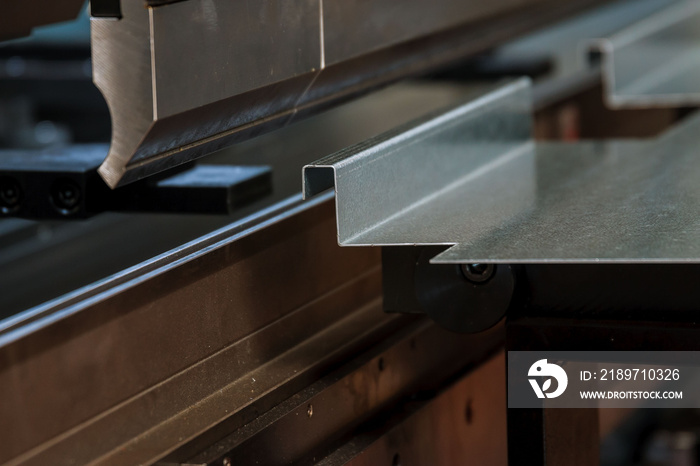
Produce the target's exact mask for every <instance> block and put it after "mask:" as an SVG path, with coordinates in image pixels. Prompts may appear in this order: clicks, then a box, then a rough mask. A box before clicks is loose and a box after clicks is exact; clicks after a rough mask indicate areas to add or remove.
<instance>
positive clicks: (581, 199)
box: [304, 80, 700, 264]
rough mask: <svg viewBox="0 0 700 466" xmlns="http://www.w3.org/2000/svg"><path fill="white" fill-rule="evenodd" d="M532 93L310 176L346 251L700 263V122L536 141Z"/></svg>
mask: <svg viewBox="0 0 700 466" xmlns="http://www.w3.org/2000/svg"><path fill="white" fill-rule="evenodd" d="M529 95H530V86H529V81H527V80H519V81H516V82H514V83H511V84H508V85H505V86H502V87H500V88H498V89H496V90H493V91H491V92H487V93H484V94H483V95H481V96H479V97H477V98H475V99H473V100H472V101H470V102H467V103H464V104H462V105H459V106H457V107H456V108H453V109H450V110H448V111H446V112H444V113H442V114H440V115H436V116H432V117H430V118H428V119H425V120H422V121H419V122H416V123H414V124H413V125H410V126H408V127H405V128H402V129H400V130H397V131H395V132H394V133H391V134H387V135H384V136H381V137H379V138H377V139H374V140H371V141H368V142H366V143H364V144H360V145H357V146H354V147H351V148H348V149H346V150H344V151H342V152H340V153H338V154H335V155H332V156H329V157H327V158H325V159H322V160H319V161H318V162H316V163H314V164H311V165H308V166H306V167H304V192H305V195H306V196H311V195H314V194H316V193H319V192H321V191H323V190H325V189H327V188H331V187H335V192H336V207H337V221H338V240H339V243H340V244H341V245H343V246H396V245H425V246H428V245H453V246H452V247H451V248H449V249H447V250H446V251H445V252H442V253H440V254H438V255H437V256H436V257H434V258H433V259H432V260H431V261H430V262H431V263H433V264H436V263H443V264H445V263H459V264H469V263H506V264H513V263H603V262H608V263H627V262H633V263H646V262H665V263H681V262H682V263H688V262H695V263H697V262H700V216H698V215H697V212H698V205H700V184H698V182H697V180H698V179H700V157H699V156H698V153H697V147H698V134H700V118H698V117H695V118H690V119H689V120H687V121H685V122H684V123H682V124H680V125H678V126H677V127H676V128H674V129H672V130H671V131H669V132H668V133H666V134H664V135H663V136H661V137H660V138H658V139H657V140H651V141H612V142H583V143H578V144H560V143H542V144H535V143H534V142H533V141H532V140H530V139H529V135H530V128H531V123H532V121H531V116H530V112H529V107H530V97H529Z"/></svg>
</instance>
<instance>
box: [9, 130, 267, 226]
mask: <svg viewBox="0 0 700 466" xmlns="http://www.w3.org/2000/svg"><path fill="white" fill-rule="evenodd" d="M106 152H107V146H105V145H101V144H92V145H74V146H67V147H63V148H53V149H44V150H2V151H0V217H3V216H12V217H22V218H31V219H49V218H59V219H82V218H87V217H90V216H92V215H94V214H97V213H100V212H103V211H107V210H110V211H121V212H124V211H127V212H175V213H207V214H230V213H231V212H233V211H234V210H235V209H238V208H239V207H241V206H243V205H246V204H248V203H250V202H252V201H254V200H257V199H260V198H261V197H263V196H265V195H267V194H269V193H270V192H271V191H272V169H271V168H270V167H268V166H231V165H194V164H190V165H187V166H184V167H182V168H180V169H177V170H174V171H169V172H165V173H163V174H162V175H160V176H156V177H152V178H149V179H146V180H141V181H138V182H136V183H133V184H131V185H129V186H125V187H122V188H117V189H115V190H111V189H109V188H108V187H107V185H105V183H104V182H103V181H102V179H101V178H100V177H99V175H98V173H97V169H98V167H99V166H100V164H101V163H102V160H104V154H105V153H106Z"/></svg>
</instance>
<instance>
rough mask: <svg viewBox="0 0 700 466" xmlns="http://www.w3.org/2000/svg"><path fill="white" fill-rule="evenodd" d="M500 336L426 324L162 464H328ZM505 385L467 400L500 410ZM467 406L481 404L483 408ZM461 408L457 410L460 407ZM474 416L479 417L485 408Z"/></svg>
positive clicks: (487, 351) (475, 360) (482, 355)
mask: <svg viewBox="0 0 700 466" xmlns="http://www.w3.org/2000/svg"><path fill="white" fill-rule="evenodd" d="M503 330H504V329H503V326H502V325H501V326H500V327H496V328H494V329H492V330H490V331H487V332H483V333H481V334H478V335H470V336H466V337H465V336H464V335H458V334H454V333H450V332H447V331H445V330H443V329H440V328H439V327H437V326H435V325H434V324H432V323H430V322H428V321H427V320H426V319H417V320H414V321H413V323H412V324H411V325H409V326H407V327H406V328H404V329H402V330H400V331H398V332H396V333H395V334H394V335H392V336H391V337H389V338H387V339H386V340H385V341H383V342H382V343H380V344H379V345H377V346H376V347H374V348H372V349H371V350H369V351H368V352H366V353H364V354H360V355H359V356H358V357H357V358H355V359H354V360H352V361H350V362H349V363H347V364H346V365H344V366H343V367H341V368H339V369H338V370H337V371H334V372H333V373H331V374H329V375H328V376H327V377H324V378H322V379H321V380H319V381H318V382H316V383H314V384H313V385H312V386H310V387H309V388H308V389H306V390H303V391H301V392H300V393H298V394H296V395H294V396H293V397H292V398H290V399H289V400H287V401H285V402H284V403H282V404H281V405H279V406H277V407H276V408H275V409H273V410H272V411H270V412H268V413H266V414H264V415H263V416H261V417H260V418H258V419H255V420H254V421H253V422H251V423H250V424H248V425H246V426H244V427H243V428H242V429H240V430H238V431H235V432H234V433H232V434H231V435H229V436H227V437H225V438H224V439H222V440H221V441H219V442H217V443H215V444H213V445H212V446H210V447H208V448H206V449H204V450H203V451H202V452H200V453H198V454H196V455H194V456H191V457H189V456H188V455H186V452H185V451H182V452H177V453H178V454H176V455H171V456H170V457H169V458H167V461H176V462H185V463H192V464H202V463H204V464H215V465H223V464H227V463H231V464H255V463H256V462H257V463H259V464H265V465H283V464H290V463H292V464H300V463H302V464H306V463H315V462H316V461H319V460H321V459H322V458H324V457H326V456H328V457H333V456H334V455H335V453H334V452H335V451H336V450H337V449H338V447H339V445H340V444H342V443H343V439H347V438H348V437H353V436H356V435H362V434H363V433H364V432H366V431H367V430H368V429H370V430H372V429H374V427H375V421H376V419H384V418H386V416H387V415H390V414H392V413H393V412H394V411H395V410H396V409H397V406H399V407H402V406H403V405H404V403H405V402H407V401H408V402H409V404H410V403H411V402H410V400H415V399H416V397H418V398H421V397H424V396H425V395H426V394H430V393H436V392H439V391H441V390H442V388H443V386H444V384H446V383H450V382H451V381H452V380H454V377H455V375H457V374H462V373H464V371H465V369H466V368H470V367H474V366H475V365H478V364H480V363H481V362H483V361H484V360H485V359H487V358H488V357H489V356H490V355H491V354H493V351H494V348H497V347H498V346H499V344H500V342H501V341H502V337H503V335H504V332H503ZM501 362H502V358H501ZM488 372H490V373H493V372H494V370H490V371H488ZM503 377H504V376H503V374H501V373H497V379H496V380H494V381H493V384H494V386H493V387H494V390H491V391H489V392H488V393H475V392H476V390H475V389H476V387H472V390H470V391H471V392H472V394H471V395H472V396H475V397H476V398H477V399H479V398H482V397H484V398H486V399H489V398H490V397H494V398H495V399H497V400H498V399H499V398H500V400H498V401H500V402H505V396H503V397H500V396H499V394H502V393H504V387H505V385H504V384H503V385H502V386H499V387H496V384H497V383H498V381H499V380H502V379H503ZM470 401H471V402H472V403H475V404H477V405H480V404H481V401H480V400H476V401H474V400H470ZM460 405H462V403H459V404H457V406H460ZM503 407H505V405H503ZM475 409H478V410H480V411H481V409H482V408H481V407H479V408H475ZM483 409H484V411H486V410H487V409H488V408H486V407H483ZM459 411H461V410H459ZM498 411H501V410H500V409H497V410H496V411H495V412H494V413H493V414H494V415H495V416H496V417H498ZM460 417H461V416H460ZM504 417H505V414H504V415H503V418H504ZM462 419H463V418H462ZM500 422H501V423H503V422H504V419H500ZM380 423H381V421H380ZM484 427H485V426H484ZM447 430H448V429H436V431H435V432H434V434H435V435H446V436H447V437H452V438H454V436H456V434H457V432H451V433H450V432H448V431H447ZM494 434H496V435H498V432H494V431H493V430H490V429H489V430H485V431H483V432H481V435H494ZM417 464H429V463H417Z"/></svg>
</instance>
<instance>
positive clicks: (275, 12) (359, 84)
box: [92, 0, 603, 187]
mask: <svg viewBox="0 0 700 466" xmlns="http://www.w3.org/2000/svg"><path fill="white" fill-rule="evenodd" d="M602 1H603V0H577V1H575V2H566V3H562V2H555V1H554V0H496V1H493V2H490V3H488V4H484V3H483V2H476V1H470V2H460V1H456V0H440V1H439V2H437V3H435V2H426V1H425V0H411V2H408V3H402V4H401V7H400V8H397V5H396V4H395V3H394V2H387V1H381V0H372V1H367V0H363V1H361V2H332V3H329V2H327V3H326V4H324V3H323V2H322V1H321V0H299V1H295V2H289V1H282V0H264V1H253V0H245V1H241V2H229V1H226V0H203V1H201V2H177V3H173V4H168V5H163V6H159V7H148V8H145V9H144V8H143V7H142V5H140V4H138V2H129V3H126V4H125V5H123V6H122V18H121V19H120V20H118V21H115V20H113V19H104V18H93V21H92V25H93V29H92V38H93V62H94V64H95V73H94V80H95V83H96V84H97V86H98V87H99V88H100V90H102V92H103V94H104V95H105V99H106V100H107V103H108V105H109V108H110V111H111V115H112V124H113V134H112V146H111V148H110V151H109V154H108V156H107V158H106V160H105V162H104V163H103V165H102V167H101V168H100V174H101V175H102V177H103V178H104V179H105V181H106V182H107V184H109V185H110V186H112V187H116V186H118V185H122V184H126V183H129V182H131V181H134V180H137V179H139V178H142V177H144V176H148V175H150V174H153V173H156V172H159V171H162V170H165V169H167V168H170V167H172V166H174V165H177V164H180V163H184V162H187V161H190V160H192V159H194V158H197V157H200V156H202V155H206V154H209V153H212V152H214V151H216V150H219V149H221V148H223V147H226V146H228V145H231V144H233V143H235V142H240V141H243V140H246V139H250V138H252V137H255V136H257V135H259V134H260V133H262V132H265V131H269V130H271V129H275V128H280V127H283V126H286V125H288V124H290V123H291V122H292V121H296V120H298V119H300V118H303V117H305V116H308V115H309V114H311V113H313V112H317V111H319V110H321V109H324V108H327V107H328V106H329V105H331V104H333V103H337V102H339V101H341V100H343V99H348V98H350V97H352V96H354V95H357V94H359V93H361V92H366V91H367V90H369V89H372V88H376V87H378V86H381V85H384V84H388V83H389V82H392V81H395V80H397V79H400V78H403V77H406V76H410V75H415V74H418V73H421V72H425V71H426V70H430V69H434V68H436V67H438V66H442V65H445V64H447V63H450V62H453V61H454V60H456V59H458V58H462V57H465V56H468V55H470V54H474V53H476V52H480V51H484V50H485V49H487V48H489V47H493V46H495V45H497V44H499V43H501V42H503V41H504V40H505V39H507V38H512V37H513V36H515V35H517V34H522V33H524V32H526V31H530V30H532V29H533V28H536V27H537V26H540V25H544V24H547V23H549V22H551V21H553V20H555V19H559V18H561V17H562V16H565V15H568V14H572V13H574V12H577V11H580V10H581V9H582V8H584V7H587V6H590V5H593V4H596V3H601V2H602ZM324 8H329V10H328V12H326V10H324ZM399 10H400V13H401V15H400V16H397V12H398V11H399ZM351 13H352V14H351ZM356 21H357V22H356ZM457 26H459V27H457ZM326 36H328V38H326ZM326 47H328V50H326Z"/></svg>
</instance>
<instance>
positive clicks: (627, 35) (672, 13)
mask: <svg viewBox="0 0 700 466" xmlns="http://www.w3.org/2000/svg"><path fill="white" fill-rule="evenodd" d="M592 50H593V52H594V53H595V55H594V57H600V58H601V59H602V66H603V83H604V88H605V91H606V95H605V97H606V100H607V103H608V105H609V106H610V107H611V108H648V107H683V106H695V105H700V2H697V1H695V0H692V1H688V0H684V1H680V2H677V3H675V4H673V5H671V6H670V7H667V8H665V9H663V10H662V11H660V12H658V13H656V14H654V15H652V16H650V17H649V18H646V19H644V20H642V21H640V22H638V23H636V24H634V25H632V26H630V27H628V28H626V29H624V30H622V31H621V32H619V33H617V34H615V35H612V36H610V37H608V38H604V39H598V40H596V41H594V42H593V43H592Z"/></svg>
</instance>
